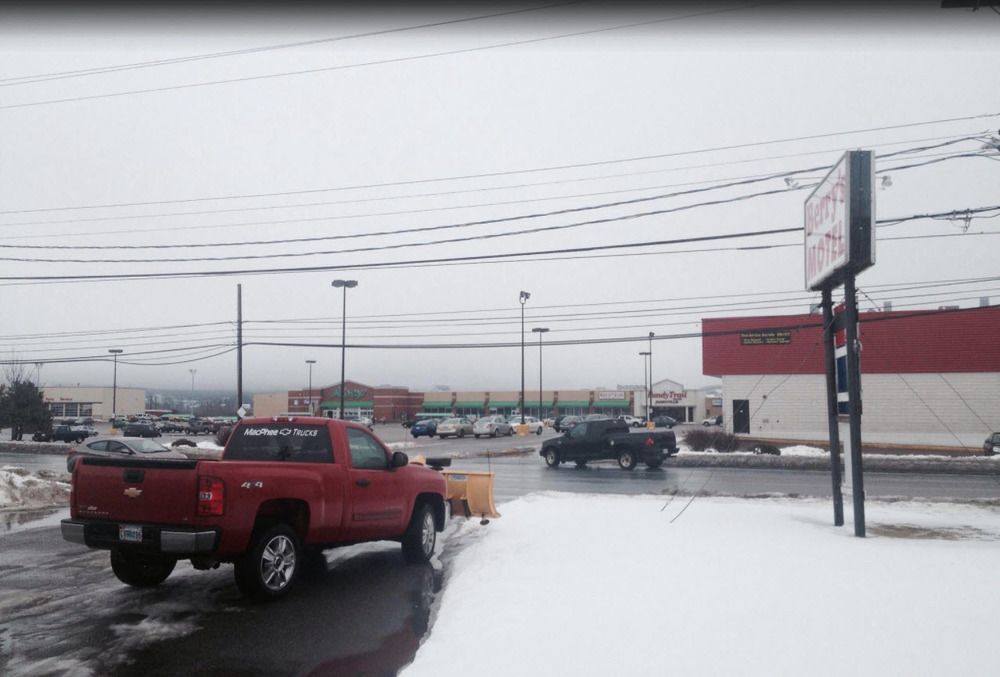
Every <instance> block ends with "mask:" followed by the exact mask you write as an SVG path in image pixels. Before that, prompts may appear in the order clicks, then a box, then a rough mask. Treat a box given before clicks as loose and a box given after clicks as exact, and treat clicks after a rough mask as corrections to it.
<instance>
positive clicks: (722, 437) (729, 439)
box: [684, 428, 740, 452]
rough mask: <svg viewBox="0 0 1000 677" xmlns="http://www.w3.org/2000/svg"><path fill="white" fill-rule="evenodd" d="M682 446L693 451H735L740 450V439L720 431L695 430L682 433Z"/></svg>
mask: <svg viewBox="0 0 1000 677" xmlns="http://www.w3.org/2000/svg"><path fill="white" fill-rule="evenodd" d="M684 444H686V445H687V446H689V447H690V448H691V449H692V450H693V451H705V450H706V449H715V450H716V451H720V452H730V451H736V450H737V449H739V448H740V439H739V438H738V437H736V435H730V434H729V433H727V432H723V431H721V430H706V429H704V428H700V429H698V428H696V429H694V430H689V431H687V432H686V433H684Z"/></svg>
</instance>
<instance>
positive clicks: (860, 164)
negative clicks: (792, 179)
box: [804, 150, 875, 291]
mask: <svg viewBox="0 0 1000 677" xmlns="http://www.w3.org/2000/svg"><path fill="white" fill-rule="evenodd" d="M874 176H875V154H874V153H872V152H871V151H867V150H852V151H847V152H846V153H844V155H843V157H842V158H841V159H840V161H839V162H838V163H837V164H836V165H834V167H833V169H831V170H830V173H829V174H827V175H826V176H825V177H824V178H823V180H822V181H821V182H820V183H819V185H818V186H816V189H815V190H814V191H813V192H812V193H811V194H810V195H809V197H808V198H806V202H805V229H804V230H805V274H806V275H805V277H806V289H809V290H813V291H815V290H818V289H821V288H822V287H823V286H824V285H825V284H830V283H832V284H840V283H841V281H842V277H843V274H844V273H845V272H847V271H853V272H854V273H859V272H861V271H862V270H864V269H865V268H868V267H869V266H871V265H872V264H874V263H875V204H874V203H875V198H874V194H873V192H872V181H873V179H874Z"/></svg>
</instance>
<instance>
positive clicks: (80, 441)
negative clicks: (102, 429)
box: [76, 437, 86, 444]
mask: <svg viewBox="0 0 1000 677" xmlns="http://www.w3.org/2000/svg"><path fill="white" fill-rule="evenodd" d="M84 439H86V438H84V437H77V438H76V443H77V444H83V440H84Z"/></svg>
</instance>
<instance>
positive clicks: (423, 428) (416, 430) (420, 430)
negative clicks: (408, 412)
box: [410, 418, 438, 439]
mask: <svg viewBox="0 0 1000 677" xmlns="http://www.w3.org/2000/svg"><path fill="white" fill-rule="evenodd" d="M437 424H438V422H437V421H435V420H434V419H432V418H428V419H424V420H423V421H417V422H416V423H414V424H413V425H411V426H410V434H411V435H413V438H414V439H416V438H418V437H420V436H421V435H427V437H434V433H435V432H437Z"/></svg>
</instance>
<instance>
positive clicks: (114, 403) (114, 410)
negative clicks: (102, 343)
mask: <svg viewBox="0 0 1000 677" xmlns="http://www.w3.org/2000/svg"><path fill="white" fill-rule="evenodd" d="M108 352H109V353H111V354H112V355H114V359H115V371H114V380H113V381H112V384H111V420H112V421H113V420H115V418H116V417H117V416H118V355H119V354H120V353H123V352H125V351H123V350H122V349H121V348H110V349H109V350H108Z"/></svg>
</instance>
